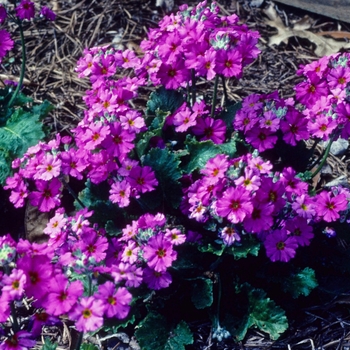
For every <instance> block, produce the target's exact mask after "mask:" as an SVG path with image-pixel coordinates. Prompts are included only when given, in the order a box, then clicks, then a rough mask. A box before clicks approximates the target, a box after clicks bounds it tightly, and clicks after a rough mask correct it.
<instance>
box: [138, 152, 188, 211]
mask: <svg viewBox="0 0 350 350" xmlns="http://www.w3.org/2000/svg"><path fill="white" fill-rule="evenodd" d="M143 165H148V166H150V167H151V168H152V169H153V170H154V172H155V174H156V178H157V180H158V182H159V184H158V187H157V191H158V193H159V191H161V197H162V199H163V201H165V202H168V203H171V205H172V206H173V208H177V207H178V206H179V205H180V203H181V199H182V191H181V184H180V182H179V181H178V180H179V179H180V178H181V172H180V170H179V165H180V160H179V159H178V158H177V157H176V156H175V155H174V154H173V153H170V152H169V151H168V150H166V149H160V148H152V149H151V150H150V151H149V153H148V154H147V155H146V156H145V158H144V161H143ZM153 193H154V192H151V193H150V195H151V196H152V197H153V195H152V194H153ZM159 204H160V203H159Z"/></svg>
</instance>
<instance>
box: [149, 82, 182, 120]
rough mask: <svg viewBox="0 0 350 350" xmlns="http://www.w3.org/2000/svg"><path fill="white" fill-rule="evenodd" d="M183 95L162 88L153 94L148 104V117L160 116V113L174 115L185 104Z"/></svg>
mask: <svg viewBox="0 0 350 350" xmlns="http://www.w3.org/2000/svg"><path fill="white" fill-rule="evenodd" d="M184 101H185V100H184V98H183V95H182V94H181V93H180V92H178V91H175V90H166V89H165V87H163V86H162V87H160V88H158V89H157V90H156V91H154V92H152V93H151V95H150V97H149V100H148V102H147V110H146V114H147V115H156V116H159V114H160V113H162V114H163V115H164V112H165V113H169V112H170V114H171V113H174V112H175V111H176V110H177V109H178V108H179V107H180V106H181V105H182V104H183V102H184Z"/></svg>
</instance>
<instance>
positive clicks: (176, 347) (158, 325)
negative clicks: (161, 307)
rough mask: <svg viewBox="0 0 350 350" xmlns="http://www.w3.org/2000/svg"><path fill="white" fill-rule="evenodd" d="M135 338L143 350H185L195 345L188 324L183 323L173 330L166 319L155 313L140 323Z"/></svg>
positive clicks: (151, 313)
mask: <svg viewBox="0 0 350 350" xmlns="http://www.w3.org/2000/svg"><path fill="white" fill-rule="evenodd" d="M135 336H136V338H137V340H138V342H139V344H140V347H141V349H143V350H164V349H165V350H170V349H171V350H184V349H185V347H184V345H189V344H192V343H193V337H192V333H191V331H190V329H189V328H188V325H187V324H186V322H184V321H181V322H179V323H178V324H177V326H176V327H175V328H172V327H171V326H169V324H168V323H167V321H166V319H165V317H163V316H161V315H160V314H158V313H154V312H150V313H149V314H148V315H147V316H146V317H145V318H144V319H143V320H142V321H141V322H140V323H139V325H138V326H137V329H136V331H135Z"/></svg>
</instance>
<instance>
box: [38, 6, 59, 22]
mask: <svg viewBox="0 0 350 350" xmlns="http://www.w3.org/2000/svg"><path fill="white" fill-rule="evenodd" d="M40 15H42V16H44V17H45V18H46V19H48V20H49V21H54V20H55V19H56V14H55V12H53V11H52V10H51V9H49V8H48V7H47V6H43V7H42V8H41V11H40Z"/></svg>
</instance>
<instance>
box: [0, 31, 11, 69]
mask: <svg viewBox="0 0 350 350" xmlns="http://www.w3.org/2000/svg"><path fill="white" fill-rule="evenodd" d="M13 45H14V41H13V40H12V39H11V37H10V34H9V33H8V32H7V31H6V30H0V63H1V59H2V58H3V57H4V56H5V55H6V53H7V51H10V50H11V49H12V48H13Z"/></svg>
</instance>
